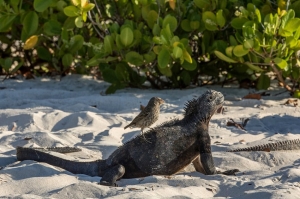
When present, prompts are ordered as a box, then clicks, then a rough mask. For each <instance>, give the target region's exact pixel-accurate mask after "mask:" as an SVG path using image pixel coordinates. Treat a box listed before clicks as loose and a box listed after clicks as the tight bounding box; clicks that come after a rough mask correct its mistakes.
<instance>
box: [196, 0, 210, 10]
mask: <svg viewBox="0 0 300 199" xmlns="http://www.w3.org/2000/svg"><path fill="white" fill-rule="evenodd" d="M194 3H195V5H196V6H197V7H198V8H201V9H205V8H207V7H209V6H210V0H194Z"/></svg>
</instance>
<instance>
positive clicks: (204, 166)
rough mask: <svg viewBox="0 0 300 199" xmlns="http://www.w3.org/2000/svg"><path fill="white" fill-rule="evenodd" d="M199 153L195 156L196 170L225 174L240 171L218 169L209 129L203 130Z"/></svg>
mask: <svg viewBox="0 0 300 199" xmlns="http://www.w3.org/2000/svg"><path fill="white" fill-rule="evenodd" d="M199 153H200V155H199V156H198V157H197V158H195V160H194V161H193V165H194V167H195V169H196V171H198V172H200V173H203V174H206V175H213V174H224V175H235V173H236V172H239V170H238V169H232V170H227V171H224V172H221V171H217V170H216V167H215V164H214V160H213V157H212V153H211V141H210V136H209V134H208V129H207V130H203V131H202V134H201V137H200V139H199Z"/></svg>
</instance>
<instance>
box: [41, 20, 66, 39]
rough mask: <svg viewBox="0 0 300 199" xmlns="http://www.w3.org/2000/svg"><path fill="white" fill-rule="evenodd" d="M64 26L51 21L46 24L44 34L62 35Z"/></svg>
mask: <svg viewBox="0 0 300 199" xmlns="http://www.w3.org/2000/svg"><path fill="white" fill-rule="evenodd" d="M61 30H62V25H61V23H59V22H58V21H56V20H49V21H47V22H46V23H45V24H44V33H45V34H47V35H49V36H55V35H60V34H61Z"/></svg>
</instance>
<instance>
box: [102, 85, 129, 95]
mask: <svg viewBox="0 0 300 199" xmlns="http://www.w3.org/2000/svg"><path fill="white" fill-rule="evenodd" d="M122 88H125V86H124V85H123V84H121V83H118V84H112V85H110V86H109V87H108V88H107V89H106V91H105V94H112V93H115V92H116V91H117V90H119V89H122Z"/></svg>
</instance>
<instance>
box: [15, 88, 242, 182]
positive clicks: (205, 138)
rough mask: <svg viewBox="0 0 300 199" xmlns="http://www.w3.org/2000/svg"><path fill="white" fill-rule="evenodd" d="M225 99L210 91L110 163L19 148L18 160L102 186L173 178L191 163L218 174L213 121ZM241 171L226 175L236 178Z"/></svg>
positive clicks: (121, 150) (125, 147)
mask: <svg viewBox="0 0 300 199" xmlns="http://www.w3.org/2000/svg"><path fill="white" fill-rule="evenodd" d="M223 102H224V96H223V95H222V94H221V93H220V92H217V91H213V90H209V91H207V92H205V93H204V94H203V95H202V96H200V97H199V98H198V99H193V100H191V101H189V102H188V103H187V105H186V108H185V115H184V118H183V119H182V120H172V121H170V122H167V123H164V124H162V125H160V126H157V127H155V128H153V129H151V130H149V131H147V132H145V133H144V136H145V138H146V140H147V141H148V142H145V139H144V137H143V136H137V137H135V138H134V139H132V140H130V141H128V142H127V143H125V144H124V145H122V146H121V147H119V148H118V149H116V150H115V151H114V152H113V153H112V154H111V155H110V156H109V157H108V158H107V159H106V160H97V161H92V162H76V161H72V160H68V159H65V158H63V157H58V156H57V154H55V153H53V152H48V151H46V150H41V149H37V150H36V149H31V148H22V147H18V148H17V158H18V160H36V161H40V162H46V163H49V164H51V165H54V166H58V167H61V168H63V169H66V170H68V171H70V172H72V173H75V174H78V173H81V174H86V175H90V176H100V177H102V179H101V181H100V184H102V185H108V186H113V185H115V182H116V181H117V180H118V179H120V178H138V177H145V176H151V175H172V174H175V173H177V172H179V171H180V170H182V169H183V168H185V167H186V166H188V165H189V164H190V163H191V162H193V163H194V166H195V169H196V170H197V171H199V172H201V173H204V174H207V175H212V174H216V173H221V172H218V171H216V168H215V166H214V162H213V157H212V154H211V146H210V144H211V143H210V137H209V134H208V126H209V121H210V119H211V117H212V116H213V114H214V113H215V111H216V110H217V109H218V108H220V107H221V106H222V105H223ZM237 171H238V170H230V171H226V172H223V173H224V174H234V173H235V172H237Z"/></svg>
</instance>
